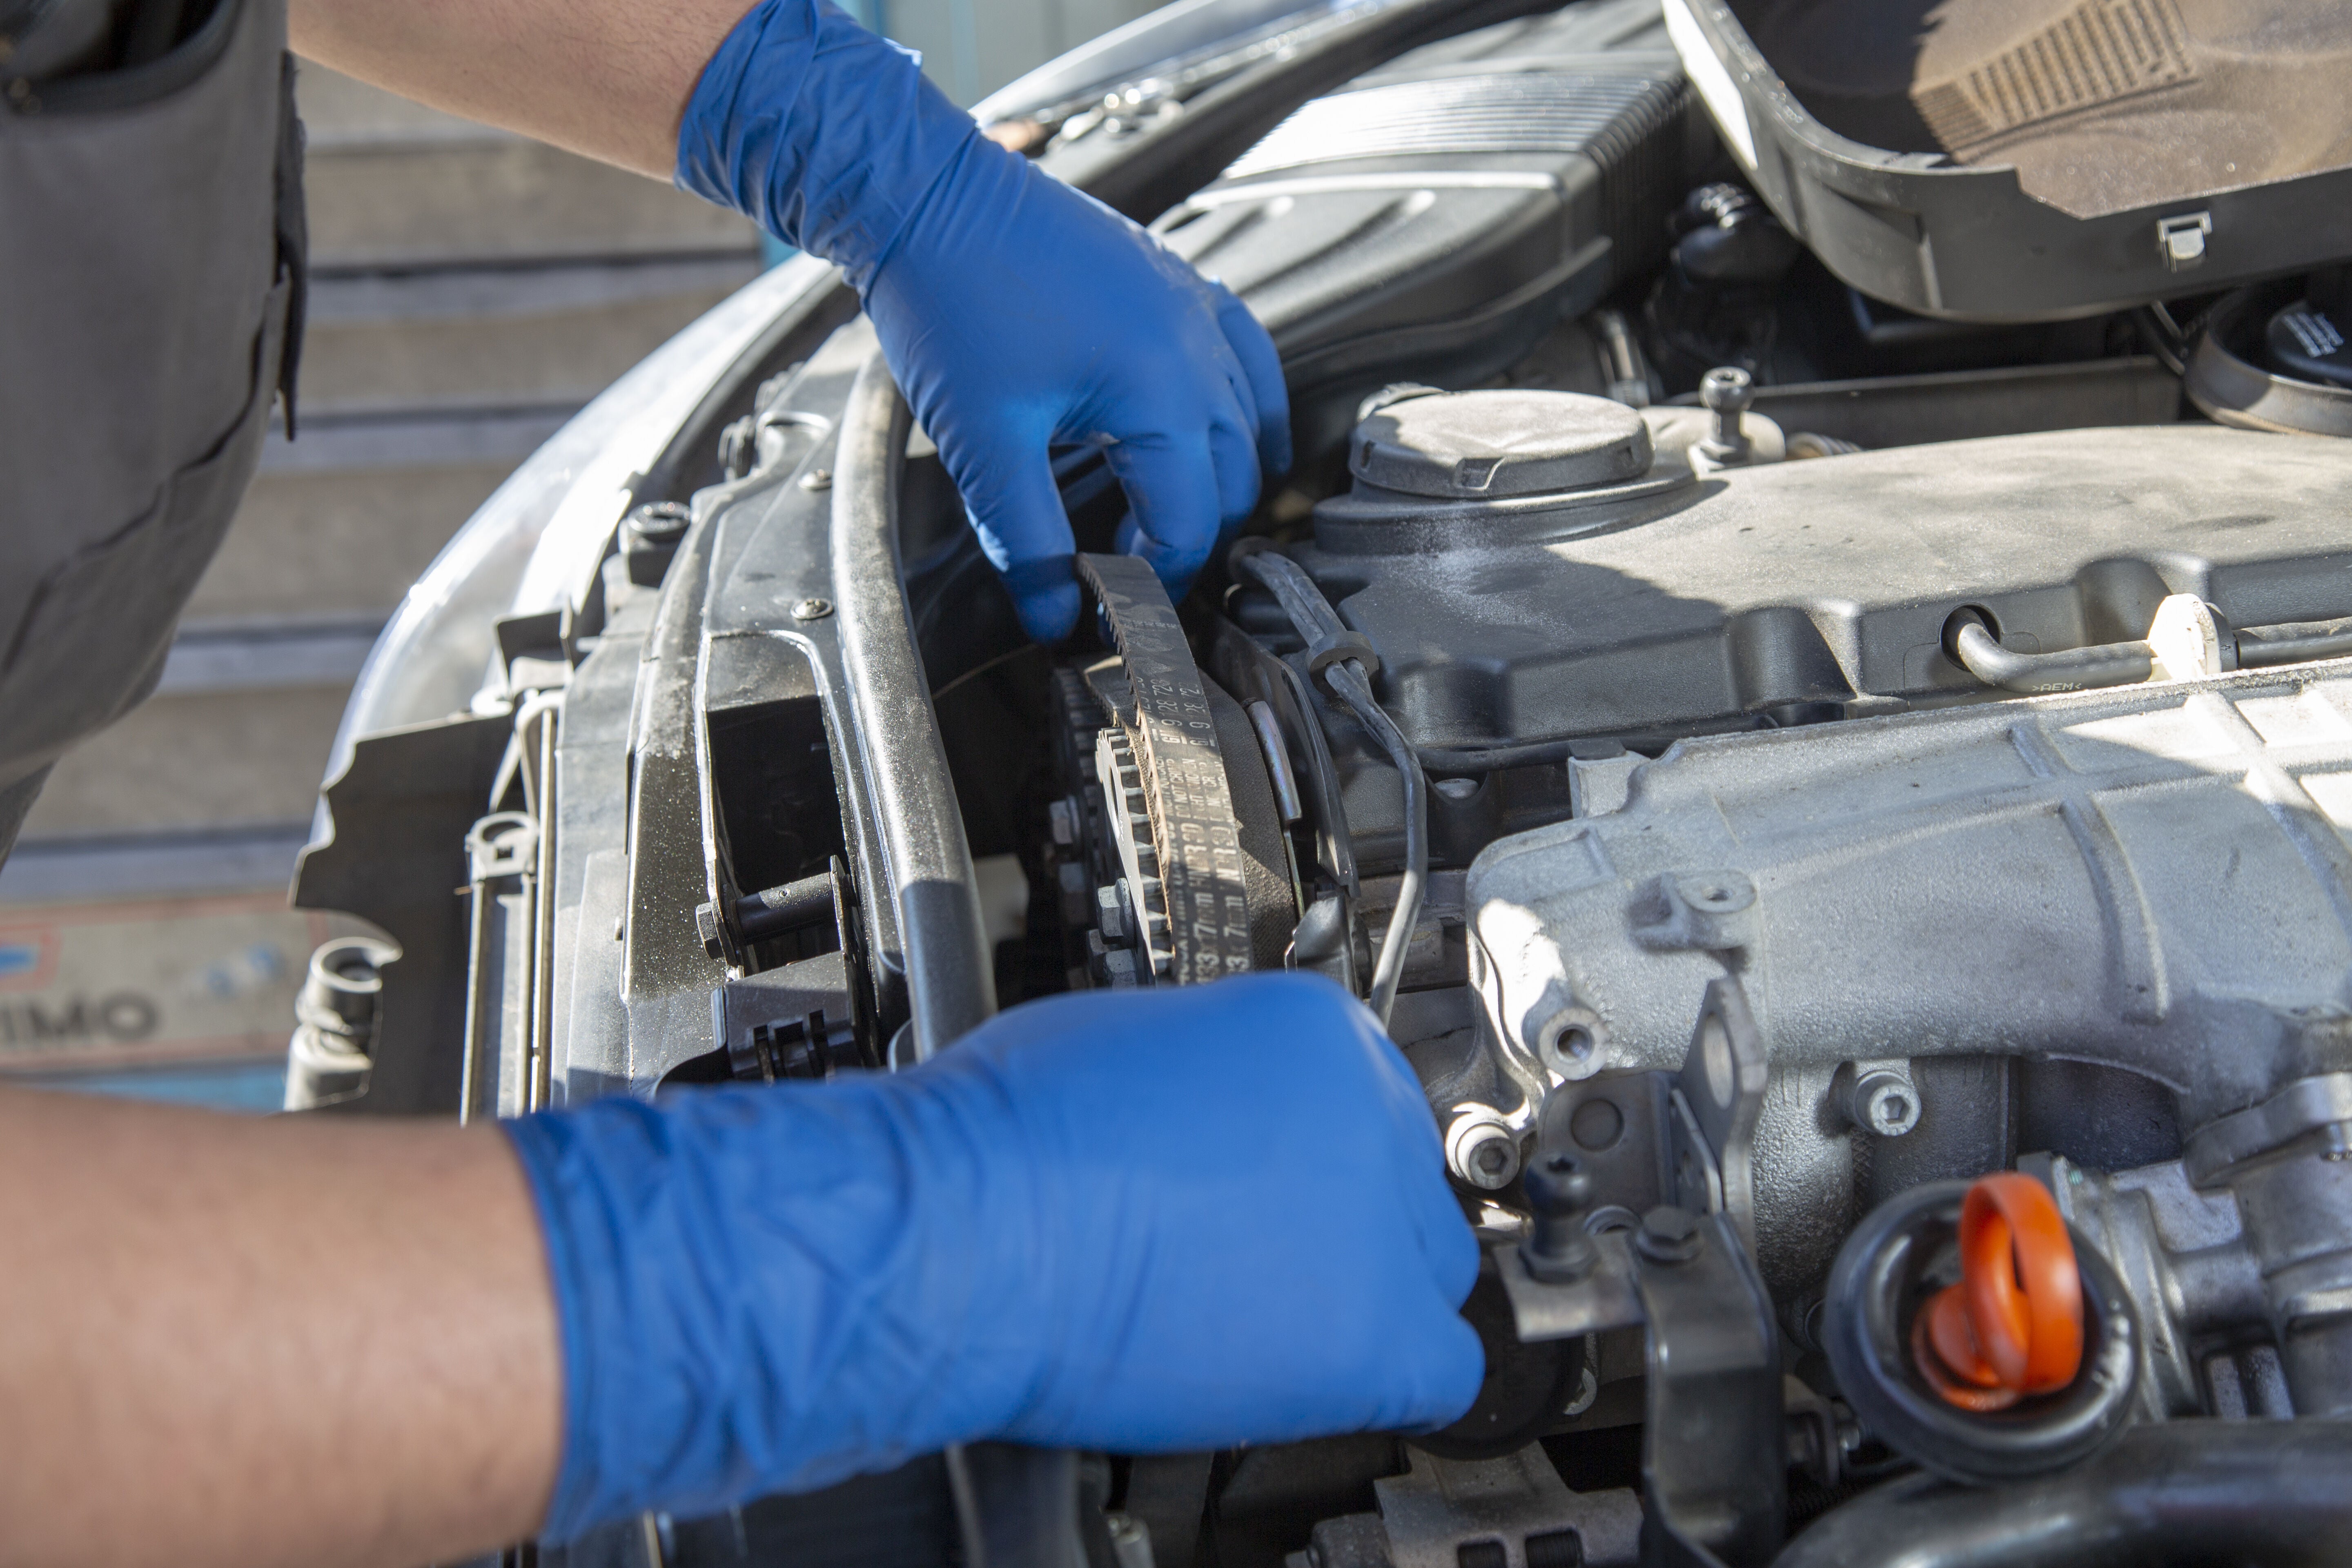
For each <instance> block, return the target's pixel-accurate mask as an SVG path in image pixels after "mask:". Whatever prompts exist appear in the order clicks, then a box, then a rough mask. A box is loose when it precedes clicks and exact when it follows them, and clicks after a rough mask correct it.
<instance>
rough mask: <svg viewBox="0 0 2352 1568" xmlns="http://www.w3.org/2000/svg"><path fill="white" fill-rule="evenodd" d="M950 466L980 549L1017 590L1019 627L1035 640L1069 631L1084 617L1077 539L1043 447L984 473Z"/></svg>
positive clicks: (1008, 585) (1010, 587) (1046, 639)
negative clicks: (1080, 608) (1080, 602)
mask: <svg viewBox="0 0 2352 1568" xmlns="http://www.w3.org/2000/svg"><path fill="white" fill-rule="evenodd" d="M960 455H961V454H959V456H960ZM941 456H942V457H946V456H947V455H946V454H944V453H942V454H941ZM948 467H949V471H950V473H952V474H954V476H955V479H956V485H957V488H958V489H960V490H961V491H962V493H963V501H964V510H965V511H966V513H967V514H968V515H969V516H970V517H971V527H972V531H973V532H975V533H977V534H979V535H980V547H981V549H982V551H983V552H986V554H987V556H988V559H989V561H990V563H992V565H994V566H995V568H996V570H997V571H998V572H999V573H1001V574H1003V578H1004V586H1005V587H1006V588H1007V589H1008V590H1009V591H1010V592H1011V593H1012V595H1013V608H1014V609H1016V610H1018V611H1019V612H1020V615H1021V629H1022V630H1023V631H1024V632H1027V633H1028V634H1029V637H1030V640H1032V641H1033V642H1040V643H1049V644H1050V643H1057V642H1060V641H1062V640H1063V639H1064V638H1066V637H1068V636H1069V635H1070V634H1071V633H1072V632H1073V631H1075V630H1076V629H1077V625H1078V580H1077V575H1076V571H1075V569H1074V562H1073V557H1074V556H1075V554H1076V549H1077V545H1076V541H1075V540H1073V539H1072V538H1071V535H1070V519H1069V514H1068V513H1066V512H1065V511H1064V510H1062V492H1061V490H1060V489H1059V488H1058V487H1057V486H1055V482H1054V470H1053V467H1052V465H1051V464H1050V463H1048V462H1047V461H1046V458H1045V453H1044V452H1043V451H1038V452H1035V453H1034V454H1032V455H1030V456H1027V457H1024V458H1018V459H1014V460H1012V461H1008V462H1006V463H1004V464H1003V465H1002V466H999V467H996V468H993V469H992V470H987V471H982V472H979V473H971V474H968V473H966V472H963V471H960V470H962V469H966V468H971V465H970V464H962V463H957V462H955V461H952V460H950V462H949V465H948Z"/></svg>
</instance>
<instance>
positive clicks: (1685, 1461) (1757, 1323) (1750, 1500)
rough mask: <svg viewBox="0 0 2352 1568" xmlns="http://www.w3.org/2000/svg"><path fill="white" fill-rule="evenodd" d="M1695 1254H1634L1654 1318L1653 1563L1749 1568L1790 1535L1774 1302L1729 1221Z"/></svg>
mask: <svg viewBox="0 0 2352 1568" xmlns="http://www.w3.org/2000/svg"><path fill="white" fill-rule="evenodd" d="M1697 1238H1698V1240H1699V1243H1700V1245H1699V1246H1698V1247H1697V1249H1696V1252H1695V1253H1694V1254H1693V1255H1692V1256H1691V1257H1689V1258H1685V1259H1681V1260H1675V1259H1673V1258H1653V1257H1651V1256H1649V1255H1648V1254H1646V1253H1645V1252H1643V1251H1642V1250H1641V1249H1639V1248H1636V1249H1634V1250H1633V1253H1632V1259H1633V1270H1634V1274H1633V1281H1634V1285H1635V1287H1636V1289H1639V1290H1640V1292H1641V1297H1642V1308H1643V1313H1644V1314H1645V1315H1646V1316H1647V1318H1648V1320H1649V1325H1650V1331H1649V1338H1648V1349H1647V1356H1646V1360H1647V1374H1648V1375H1647V1379H1646V1384H1647V1386H1646V1390H1645V1394H1646V1399H1645V1405H1646V1408H1645V1410H1644V1412H1643V1436H1642V1485H1643V1500H1644V1503H1645V1505H1646V1506H1645V1509H1644V1515H1645V1517H1644V1518H1643V1525H1642V1562H1643V1565H1644V1568H1724V1565H1729V1568H1749V1565H1750V1564H1756V1565H1759V1568H1760V1565H1761V1564H1763V1563H1769V1561H1771V1558H1772V1554H1773V1553H1774V1552H1777V1551H1778V1550H1779V1549H1780V1539H1781V1535H1782V1533H1783V1531H1785V1529H1786V1528H1787V1513H1788V1487H1789V1478H1788V1462H1789V1448H1788V1436H1787V1424H1786V1420H1785V1417H1784V1414H1783V1400H1782V1393H1781V1386H1780V1334H1779V1331H1778V1330H1777V1328H1776V1327H1775V1325H1774V1322H1773V1318H1772V1298H1771V1297H1770V1296H1769V1294H1767V1293H1766V1291H1765V1289H1764V1281H1763V1280H1762V1279H1760V1278H1759V1276H1758V1274H1757V1272H1756V1264H1755V1261H1754V1259H1753V1258H1752V1257H1751V1255H1750V1254H1749V1252H1748V1248H1747V1247H1746V1245H1745V1244H1744V1243H1743V1241H1742V1239H1741V1238H1740V1237H1739V1236H1738V1233H1737V1232H1736V1231H1735V1230H1734V1229H1733V1227H1732V1225H1731V1221H1730V1218H1729V1216H1727V1215H1710V1216H1708V1217H1707V1218H1706V1219H1704V1220H1702V1221H1700V1222H1699V1226H1698V1232H1697Z"/></svg>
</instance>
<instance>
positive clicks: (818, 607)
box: [793, 599, 833, 621]
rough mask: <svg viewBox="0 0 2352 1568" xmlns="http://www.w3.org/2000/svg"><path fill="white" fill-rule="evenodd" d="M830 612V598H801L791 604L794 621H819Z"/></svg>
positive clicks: (831, 611)
mask: <svg viewBox="0 0 2352 1568" xmlns="http://www.w3.org/2000/svg"><path fill="white" fill-rule="evenodd" d="M831 614H833V601H832V600H831V599H803V600H802V601H801V602H800V603H799V604H797V605H793V619H794V620H796V621H821V620H823V619H824V618H825V616H829V615H831Z"/></svg>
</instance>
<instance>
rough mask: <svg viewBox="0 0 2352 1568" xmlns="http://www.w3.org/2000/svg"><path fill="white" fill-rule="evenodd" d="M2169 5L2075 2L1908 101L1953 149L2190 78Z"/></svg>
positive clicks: (2145, 0) (2165, 0)
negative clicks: (2009, 44)
mask: <svg viewBox="0 0 2352 1568" xmlns="http://www.w3.org/2000/svg"><path fill="white" fill-rule="evenodd" d="M2185 37H2186V35H2185V33H2184V32H2183V30H2182V27H2181V24H2180V14H2179V12H2178V11H2177V10H2175V9H2174V7H2173V4H2172V0H2083V3H2082V4H2081V5H2077V6H2075V7H2074V9H2073V10H2072V11H2069V12H2067V13H2066V14H2065V15H2064V16H2061V17H2059V18H2058V20H2057V21H2055V22H2053V23H2052V24H2051V25H2050V26H2047V27H2044V28H2043V29H2042V31H2041V32H2039V33H2036V34H2034V35H2033V36H2032V37H2030V38H2028V39H2026V40H2025V41H2024V42H2023V43H2021V44H2019V45H2018V46H2017V47H2014V48H2012V49H2010V50H2008V51H2007V52H2005V53H2003V54H2000V55H1996V56H1995V57H1994V58H1991V59H1990V60H1988V61H1986V62H1985V63H1984V64H1982V65H1980V66H1978V67H1977V68H1974V69H1973V70H1970V71H1969V72H1968V73H1967V74H1966V75H1964V76H1962V77H1960V78H1958V79H1957V80H1953V81H1948V82H1940V83H1937V84H1936V85H1934V86H1930V87H1921V88H1919V89H1916V91H1915V93H1914V94H1913V101H1914V103H1915V104H1916V106H1917V108H1918V110H1919V117H1920V118H1921V119H1923V120H1925V121H1927V129H1928V130H1929V131H1931V132H1934V133H1935V136H1936V139H1937V141H1939V142H1942V143H1943V144H1944V146H1945V147H1946V148H1947V149H1948V150H1949V151H1953V152H1958V151H1959V150H1960V149H1962V148H1966V147H1971V146H1974V145H1976V144H1978V143H1979V142H1990V141H1991V140H1992V139H1993V138H1995V137H1998V136H2002V135H2005V134H2007V133H2008V132H2011V131H2016V130H2019V129H2021V128H2022V127H2025V126H2029V125H2038V124H2040V123H2042V121H2046V120H2054V119H2056V118H2058V117H2059V116H2061V115H2064V114H2073V113H2075V112H2076V111H2078V110H2085V109H2095V108H2097V107H2098V106H2100V105H2102V104H2107V103H2113V102H2115V101H2116V100H2118V99H2124V98H2130V97H2132V96H2134V95H2135V94H2137V93H2143V92H2150V91H2154V90H2155V89H2158V88H2166V87H2172V86H2175V85H2177V84H2179V83H2180V82H2185V81H2191V80H2194V79H2196V75H2197V69H2196V67H2195V66H2193V65H2191V64H2190V63H2189V53H2188V50H2187V48H2186V47H2184V39H2185Z"/></svg>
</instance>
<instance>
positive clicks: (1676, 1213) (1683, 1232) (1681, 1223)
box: [1633, 1204, 1699, 1263]
mask: <svg viewBox="0 0 2352 1568" xmlns="http://www.w3.org/2000/svg"><path fill="white" fill-rule="evenodd" d="M1633 1245H1634V1247H1636V1248H1638V1249H1639V1250H1640V1252H1641V1254H1642V1256H1643V1257H1644V1258H1649V1259H1650V1260H1651V1261H1652V1262H1654V1263H1688V1262H1689V1261H1690V1260H1691V1259H1692V1258H1696V1257H1697V1256H1698V1247H1699V1237H1698V1215H1695V1214H1693V1213H1691V1212H1690V1210H1688V1209H1685V1208H1676V1207H1675V1205H1672V1204H1660V1205H1658V1206H1657V1207H1656V1208H1654V1209H1652V1210H1651V1211H1650V1212H1649V1213H1647V1214H1645V1215H1643V1216H1642V1228H1641V1229H1640V1230H1637V1231H1635V1232H1634V1233H1633Z"/></svg>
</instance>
